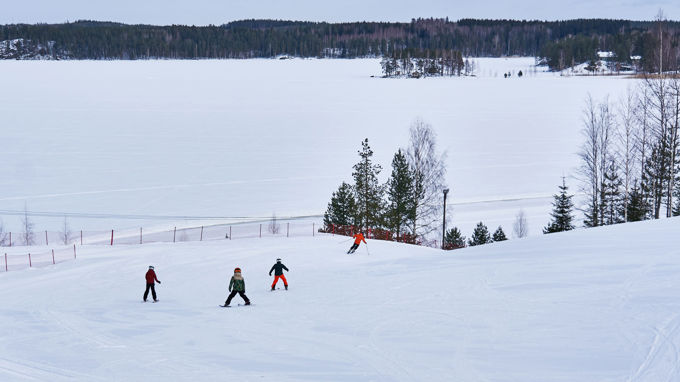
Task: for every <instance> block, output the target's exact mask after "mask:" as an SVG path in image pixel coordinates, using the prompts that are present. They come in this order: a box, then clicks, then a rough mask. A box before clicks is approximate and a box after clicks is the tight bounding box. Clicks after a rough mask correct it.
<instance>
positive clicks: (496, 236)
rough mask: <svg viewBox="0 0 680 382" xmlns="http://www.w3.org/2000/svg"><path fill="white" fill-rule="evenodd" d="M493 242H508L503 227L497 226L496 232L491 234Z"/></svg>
mask: <svg viewBox="0 0 680 382" xmlns="http://www.w3.org/2000/svg"><path fill="white" fill-rule="evenodd" d="M491 238H492V239H493V241H504V240H508V238H507V237H506V236H505V232H503V227H501V226H498V229H496V232H494V233H493V236H492V237H491Z"/></svg>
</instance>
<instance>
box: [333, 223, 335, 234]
mask: <svg viewBox="0 0 680 382" xmlns="http://www.w3.org/2000/svg"><path fill="white" fill-rule="evenodd" d="M333 236H335V224H333Z"/></svg>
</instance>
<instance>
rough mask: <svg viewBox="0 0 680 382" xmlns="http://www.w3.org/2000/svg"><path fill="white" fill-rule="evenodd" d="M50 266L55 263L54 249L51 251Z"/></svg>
mask: <svg viewBox="0 0 680 382" xmlns="http://www.w3.org/2000/svg"><path fill="white" fill-rule="evenodd" d="M52 264H55V262H54V249H53V250H52Z"/></svg>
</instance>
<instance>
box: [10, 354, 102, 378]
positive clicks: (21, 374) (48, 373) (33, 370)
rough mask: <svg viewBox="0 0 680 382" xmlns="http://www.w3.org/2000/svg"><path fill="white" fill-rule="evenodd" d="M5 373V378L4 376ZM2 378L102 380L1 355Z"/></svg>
mask: <svg viewBox="0 0 680 382" xmlns="http://www.w3.org/2000/svg"><path fill="white" fill-rule="evenodd" d="M2 374H5V378H7V379H5V378H3V377H2ZM0 379H2V380H5V381H14V380H18V381H74V380H82V381H102V380H105V379H102V378H100V377H98V376H93V375H87V374H83V373H79V372H74V371H69V370H65V369H60V368H57V367H53V366H48V365H44V364H38V363H35V362H30V361H25V360H16V359H9V358H5V357H2V356H0Z"/></svg>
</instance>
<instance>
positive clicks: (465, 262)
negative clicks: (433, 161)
mask: <svg viewBox="0 0 680 382" xmlns="http://www.w3.org/2000/svg"><path fill="white" fill-rule="evenodd" d="M679 228H680V220H678V219H677V218H673V219H667V220H662V221H650V222H642V223H634V224H626V225H619V226H610V227H605V228H598V229H589V230H578V231H572V232H568V233H562V234H553V235H545V236H537V237H529V238H525V239H521V240H510V241H507V242H502V243H494V244H490V245H485V246H481V247H473V248H468V249H463V250H457V251H453V252H442V251H439V250H435V249H430V248H422V247H416V246H410V245H404V244H398V243H391V242H382V241H372V240H369V245H368V250H370V255H369V252H368V251H367V248H366V246H362V247H360V248H359V250H358V251H357V253H356V255H354V256H349V255H345V254H344V252H345V251H346V250H347V248H348V247H349V245H350V242H347V241H345V242H342V241H343V240H345V238H344V237H338V236H317V237H315V238H311V237H309V238H290V239H276V238H267V239H243V240H233V241H228V240H224V241H211V242H187V243H178V244H148V245H141V246H140V245H130V246H124V245H121V246H114V247H106V246H84V247H81V248H79V254H78V259H77V260H75V261H68V262H63V263H60V264H57V265H55V266H47V267H42V268H33V269H30V270H23V271H14V272H8V273H0V293H1V296H0V301H1V303H0V318H1V321H0V322H1V324H0V380H2V381H35V380H37V381H73V380H77V381H148V380H166V381H189V380H192V381H225V380H231V379H239V380H243V381H274V380H276V381H537V382H539V381H540V382H545V381H655V382H656V381H677V380H679V379H680V370H679V369H678V368H679V367H680V366H679V365H680V363H679V362H678V361H679V358H678V357H679V353H678V346H680V299H679V298H678V290H680V249H679V248H680V246H679V245H678V244H680V239H678V236H677V232H678V229H679ZM14 250H16V251H22V250H23V249H22V248H16V249H14ZM277 257H281V258H283V262H284V264H286V265H287V266H288V267H289V268H290V272H289V273H287V274H286V276H287V277H288V280H289V283H290V290H289V291H284V290H277V291H275V292H269V291H268V289H269V283H270V282H271V279H272V278H270V277H268V275H267V272H268V271H269V268H270V267H271V265H272V264H273V263H274V261H275V259H276V258H277ZM148 265H155V266H156V271H157V274H158V277H159V279H160V280H161V281H162V284H161V285H159V286H158V287H157V291H158V294H159V298H160V302H159V303H157V304H152V303H146V304H144V303H141V295H142V292H143V288H144V279H143V277H144V273H145V271H146V269H147V267H148ZM236 266H238V267H240V268H241V269H242V270H243V275H244V277H245V281H246V292H247V295H248V296H249V297H250V299H251V300H252V301H253V304H254V306H251V307H232V308H229V309H224V308H220V307H218V306H217V305H218V304H220V303H223V302H224V299H225V298H226V296H227V284H228V281H229V277H230V276H231V274H232V270H233V268H234V267H236ZM279 286H280V287H281V285H279ZM238 301H239V297H236V300H235V302H238Z"/></svg>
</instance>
